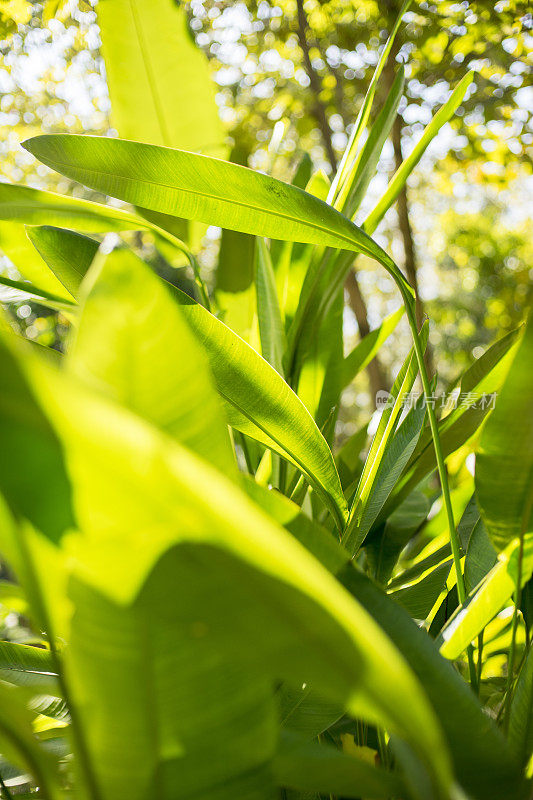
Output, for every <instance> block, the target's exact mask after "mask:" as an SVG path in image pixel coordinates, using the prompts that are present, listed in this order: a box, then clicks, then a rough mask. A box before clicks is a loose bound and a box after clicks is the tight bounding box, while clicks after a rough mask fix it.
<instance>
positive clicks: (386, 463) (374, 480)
mask: <svg viewBox="0 0 533 800" xmlns="http://www.w3.org/2000/svg"><path fill="white" fill-rule="evenodd" d="M427 336H428V325H427V323H426V324H425V325H424V327H423V328H422V331H421V338H422V346H423V347H425V345H426V342H427ZM417 372H418V364H417V360H416V356H415V352H414V349H412V350H411V351H410V352H409V355H408V356H407V358H406V360H405V361H404V363H403V365H402V367H401V369H400V371H399V373H398V375H397V377H396V380H395V381H394V385H393V387H392V389H391V392H390V394H389V395H388V397H387V405H386V407H385V408H384V410H383V412H382V414H381V417H380V420H379V424H378V427H377V430H376V433H375V434H374V438H373V439H372V444H371V445H370V449H369V451H368V455H367V457H366V461H365V466H364V468H363V472H362V474H361V477H360V479H359V484H358V486H357V490H356V493H355V497H354V499H353V503H352V506H351V508H350V517H349V520H348V524H347V526H346V530H345V532H344V534H343V543H344V545H345V547H347V548H348V549H349V551H350V552H351V553H352V555H354V554H355V553H356V552H357V551H358V549H359V547H360V546H361V544H362V543H363V541H364V539H365V537H366V535H367V533H368V531H369V530H370V528H371V526H372V524H373V522H374V521H375V519H376V517H377V515H378V514H379V512H380V510H381V508H382V507H383V504H384V503H385V501H386V499H387V497H388V496H389V494H390V492H391V491H392V489H393V487H394V484H395V482H396V480H397V478H398V477H399V475H400V473H401V471H402V469H403V467H404V466H405V464H406V463H407V460H408V459H409V456H410V455H411V453H412V452H413V450H414V448H415V445H416V443H417V441H418V437H419V435H420V431H421V429H422V425H423V422H424V418H425V414H426V409H425V404H424V402H423V398H422V399H420V400H419V401H418V402H417V404H416V406H415V408H414V409H412V410H411V411H410V412H409V414H408V415H407V417H406V419H405V420H404V422H403V424H402V425H401V426H400V428H399V429H398V430H396V428H397V424H398V420H399V418H400V415H401V413H402V409H403V406H404V402H405V399H406V397H407V396H408V395H409V393H410V391H411V389H412V388H413V384H414V382H415V379H416V376H417Z"/></svg>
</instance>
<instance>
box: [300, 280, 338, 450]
mask: <svg viewBox="0 0 533 800" xmlns="http://www.w3.org/2000/svg"><path fill="white" fill-rule="evenodd" d="M343 320H344V293H343V292H342V291H340V292H338V293H337V296H336V297H335V299H334V301H333V302H332V304H331V306H330V308H329V309H328V310H327V312H326V314H325V315H324V317H323V319H322V320H321V321H320V322H318V321H317V324H316V325H315V326H314V329H313V330H312V333H311V335H310V337H309V341H308V344H307V349H306V351H305V356H304V358H303V361H302V364H301V367H300V372H299V376H298V396H299V397H300V398H301V400H302V401H303V403H304V404H305V406H306V407H307V408H308V409H309V412H310V413H311V414H312V415H313V417H314V418H315V420H316V423H317V425H319V426H320V428H321V429H322V430H323V431H324V436H325V438H326V439H327V440H328V441H330V442H331V441H332V439H333V438H334V437H333V434H334V430H335V420H336V418H337V411H338V406H339V402H340V394H341V390H342V383H341V381H342V378H341V374H342V356H343ZM326 423H327V425H326ZM324 426H326V427H329V429H330V432H329V434H328V433H327V432H326V430H325V427H324Z"/></svg>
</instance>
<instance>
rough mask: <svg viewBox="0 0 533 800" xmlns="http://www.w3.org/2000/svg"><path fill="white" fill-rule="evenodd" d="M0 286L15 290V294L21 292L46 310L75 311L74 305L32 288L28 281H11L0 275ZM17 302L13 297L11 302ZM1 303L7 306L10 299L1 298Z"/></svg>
mask: <svg viewBox="0 0 533 800" xmlns="http://www.w3.org/2000/svg"><path fill="white" fill-rule="evenodd" d="M0 284H2V286H7V287H8V288H9V289H15V290H16V291H17V292H23V293H24V294H26V295H28V297H30V298H31V299H32V300H37V302H38V303H40V304H41V305H43V306H46V307H47V308H53V309H54V310H59V311H67V312H68V311H75V308H76V306H75V303H70V302H69V301H68V300H63V299H62V298H61V297H58V296H57V295H55V294H50V292H47V291H45V290H44V289H40V288H39V287H38V286H34V285H33V283H29V282H28V281H13V280H11V279H10V278H5V277H4V276H3V275H0ZM18 301H19V298H18V297H17V296H15V297H14V298H13V302H18ZM2 302H3V303H6V304H7V303H9V302H10V299H8V298H2Z"/></svg>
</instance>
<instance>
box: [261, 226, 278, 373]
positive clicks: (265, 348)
mask: <svg viewBox="0 0 533 800" xmlns="http://www.w3.org/2000/svg"><path fill="white" fill-rule="evenodd" d="M255 280H256V287H257V316H258V318H259V335H260V337H261V353H262V355H263V358H264V359H265V360H266V361H268V363H269V364H271V365H272V366H273V367H274V369H275V370H276V371H277V372H279V374H280V375H283V353H284V350H285V330H284V328H283V322H282V320H281V312H280V308H279V302H278V293H277V289H276V277H275V275H274V270H273V269H272V262H271V260H270V251H269V249H268V247H267V244H266V242H265V240H264V239H263V238H262V237H259V238H258V239H257V245H256V278H255Z"/></svg>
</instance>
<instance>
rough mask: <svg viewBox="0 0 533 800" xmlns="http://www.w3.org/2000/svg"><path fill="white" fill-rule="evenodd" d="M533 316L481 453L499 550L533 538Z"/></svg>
mask: <svg viewBox="0 0 533 800" xmlns="http://www.w3.org/2000/svg"><path fill="white" fill-rule="evenodd" d="M532 363H533V315H531V316H530V319H529V322H528V324H527V326H526V330H525V333H524V336H523V339H522V341H521V343H520V345H519V348H518V350H517V352H516V355H515V357H514V360H513V363H512V365H511V368H510V370H509V374H508V376H507V379H506V381H505V383H504V385H503V387H502V389H501V392H500V393H499V395H498V397H497V399H496V407H495V409H494V411H493V412H492V414H491V416H490V418H489V420H488V421H487V424H486V425H485V427H484V429H483V433H482V436H481V440H480V443H479V447H478V452H477V456H476V494H477V500H478V505H479V510H480V512H481V516H482V517H483V521H484V522H485V525H486V527H487V531H488V533H489V535H490V537H491V539H492V541H493V542H494V544H495V546H496V547H497V548H498V550H502V549H503V548H505V547H506V546H507V545H508V544H509V543H510V542H511V541H512V540H513V539H514V538H518V539H520V540H523V539H528V538H531V539H533V414H532V413H531V409H532V407H533V371H532V369H531V364H532Z"/></svg>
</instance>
